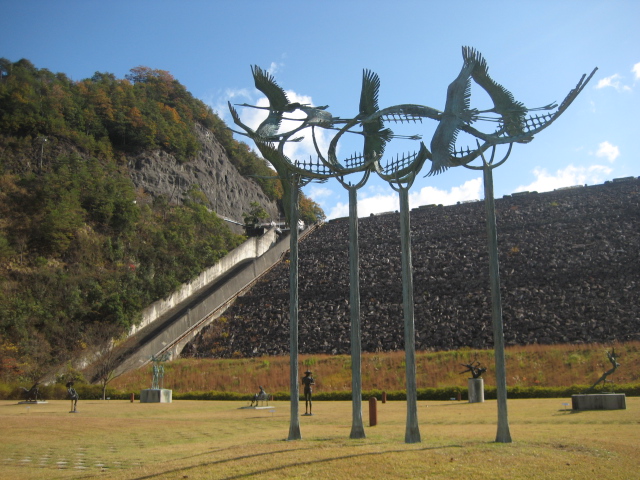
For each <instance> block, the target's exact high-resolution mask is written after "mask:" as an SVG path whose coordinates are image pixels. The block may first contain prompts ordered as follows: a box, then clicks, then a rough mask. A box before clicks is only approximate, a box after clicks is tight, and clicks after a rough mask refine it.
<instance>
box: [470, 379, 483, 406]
mask: <svg viewBox="0 0 640 480" xmlns="http://www.w3.org/2000/svg"><path fill="white" fill-rule="evenodd" d="M467 385H468V387H469V403H482V402H484V379H482V378H470V379H469V380H468V382H467Z"/></svg>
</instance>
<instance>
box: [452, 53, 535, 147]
mask: <svg viewBox="0 0 640 480" xmlns="http://www.w3.org/2000/svg"><path fill="white" fill-rule="evenodd" d="M462 57H463V58H464V59H465V61H469V62H473V64H474V67H473V70H472V71H471V77H472V78H473V80H474V81H475V82H476V83H477V84H478V85H479V86H480V87H482V88H483V89H484V90H485V92H487V93H488V94H489V96H490V97H491V101H492V102H493V109H492V111H493V112H495V113H497V114H498V115H500V117H501V118H502V122H503V124H504V129H505V131H506V132H507V134H509V135H510V136H514V135H520V134H522V133H524V132H523V127H524V120H525V115H526V114H527V111H528V110H527V107H525V106H524V104H523V103H521V102H518V101H516V99H515V98H514V97H513V94H512V93H511V92H510V91H509V90H507V89H506V88H504V87H503V86H502V85H500V84H499V83H496V82H495V81H493V79H492V78H491V77H490V76H489V66H488V65H487V61H486V60H485V59H484V57H483V56H482V54H481V53H480V52H478V51H477V50H475V49H474V48H471V47H463V48H462Z"/></svg>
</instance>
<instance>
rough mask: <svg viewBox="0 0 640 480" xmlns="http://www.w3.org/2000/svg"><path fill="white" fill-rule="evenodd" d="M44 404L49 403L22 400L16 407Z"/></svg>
mask: <svg viewBox="0 0 640 480" xmlns="http://www.w3.org/2000/svg"><path fill="white" fill-rule="evenodd" d="M45 403H49V402H47V401H46V400H38V401H37V402H30V401H28V400H23V401H21V402H18V405H43V404H45Z"/></svg>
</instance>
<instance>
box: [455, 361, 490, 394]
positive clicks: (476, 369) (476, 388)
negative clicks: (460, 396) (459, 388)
mask: <svg viewBox="0 0 640 480" xmlns="http://www.w3.org/2000/svg"><path fill="white" fill-rule="evenodd" d="M461 365H462V366H463V367H467V369H466V370H464V371H462V372H460V375H462V374H463V373H467V372H470V373H471V378H470V379H469V380H468V382H467V385H468V388H469V403H482V402H484V380H483V379H482V374H483V373H484V372H486V371H487V367H483V366H482V364H481V363H480V362H479V361H478V360H475V361H474V362H471V363H462V364H461Z"/></svg>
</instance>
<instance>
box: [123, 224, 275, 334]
mask: <svg viewBox="0 0 640 480" xmlns="http://www.w3.org/2000/svg"><path fill="white" fill-rule="evenodd" d="M276 241H277V235H276V232H275V229H271V230H269V231H267V232H266V233H265V234H264V235H262V236H261V237H252V238H249V239H248V240H247V241H246V242H244V243H243V244H242V245H240V246H238V247H236V248H234V249H233V250H232V251H231V252H229V253H228V254H227V255H226V256H225V257H224V258H222V259H220V261H219V262H218V263H216V264H215V265H214V266H213V267H211V268H209V269H207V270H205V271H204V272H202V273H201V274H200V275H199V276H198V277H197V278H196V279H194V280H192V281H191V282H189V283H185V284H184V285H182V287H181V288H180V289H179V290H176V291H175V292H173V293H172V294H171V295H169V296H168V297H167V298H164V299H162V300H158V301H157V302H154V303H152V304H151V305H150V306H148V307H147V308H145V309H144V310H143V311H142V321H141V322H140V323H139V324H138V325H135V326H133V327H132V328H131V330H130V331H129V336H131V335H133V334H135V333H136V332H139V331H140V330H142V329H143V328H145V327H146V326H148V325H150V324H151V323H153V322H154V321H155V320H157V319H158V318H160V316H161V315H163V314H164V313H166V312H167V311H169V310H170V309H172V308H173V307H175V306H176V305H178V304H179V303H180V302H182V301H184V300H186V299H187V298H189V297H190V296H191V295H193V294H194V293H196V292H197V291H199V290H201V289H202V288H203V287H205V286H207V285H208V284H210V283H211V282H213V281H214V280H215V279H216V278H218V277H220V276H221V275H223V274H224V273H225V272H228V271H229V270H230V269H232V268H233V267H234V266H235V265H237V264H238V263H240V262H243V261H245V260H247V259H251V258H256V257H259V256H261V255H263V254H264V253H265V252H266V251H267V250H269V248H270V247H271V246H272V245H274V244H275V243H276Z"/></svg>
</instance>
